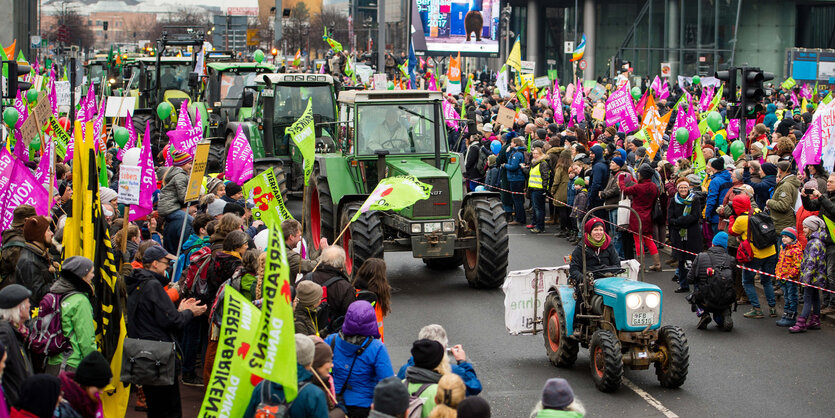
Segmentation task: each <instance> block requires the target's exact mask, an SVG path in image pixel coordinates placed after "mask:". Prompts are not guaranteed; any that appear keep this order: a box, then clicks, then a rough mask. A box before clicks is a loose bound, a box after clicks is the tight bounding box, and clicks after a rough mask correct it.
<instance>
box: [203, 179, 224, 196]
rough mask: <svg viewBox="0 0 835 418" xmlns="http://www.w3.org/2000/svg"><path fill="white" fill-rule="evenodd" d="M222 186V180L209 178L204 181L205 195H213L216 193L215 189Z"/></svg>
mask: <svg viewBox="0 0 835 418" xmlns="http://www.w3.org/2000/svg"><path fill="white" fill-rule="evenodd" d="M221 184H223V180H221V179H219V178H217V177H209V178H208V179H207V180H206V193H214V192H216V191H217V188H218V187H219V186H220V185H221Z"/></svg>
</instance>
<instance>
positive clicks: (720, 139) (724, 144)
mask: <svg viewBox="0 0 835 418" xmlns="http://www.w3.org/2000/svg"><path fill="white" fill-rule="evenodd" d="M713 143H714V144H716V148H718V149H719V150H721V151H722V152H724V153H726V154H727V151H728V141H726V140H725V137H724V136H722V135H721V134H716V135H714V137H713Z"/></svg>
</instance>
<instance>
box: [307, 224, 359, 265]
mask: <svg viewBox="0 0 835 418" xmlns="http://www.w3.org/2000/svg"><path fill="white" fill-rule="evenodd" d="M350 226H351V222H348V223H347V224H346V225H345V228H342V231H341V232H340V233H339V235H337V236H336V238H334V239H333V243H332V244H331V245H336V243H337V242H339V238H342V234H344V233H345V231H347V230H348V228H349V227H350ZM345 256H346V257H347V256H348V254H345ZM319 264H322V257H319V262H317V263H316V266H314V267H313V270H311V273H313V272H315V271H316V269H317V268H319Z"/></svg>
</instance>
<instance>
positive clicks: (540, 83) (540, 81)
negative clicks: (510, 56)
mask: <svg viewBox="0 0 835 418" xmlns="http://www.w3.org/2000/svg"><path fill="white" fill-rule="evenodd" d="M533 85H534V86H536V88H538V89H541V88H543V87H548V86H550V85H551V79H549V78H548V76H542V77H537V78H535V79H533Z"/></svg>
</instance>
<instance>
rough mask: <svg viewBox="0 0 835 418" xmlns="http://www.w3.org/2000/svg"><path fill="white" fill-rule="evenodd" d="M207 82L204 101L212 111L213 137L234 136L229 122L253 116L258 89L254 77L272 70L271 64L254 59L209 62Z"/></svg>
mask: <svg viewBox="0 0 835 418" xmlns="http://www.w3.org/2000/svg"><path fill="white" fill-rule="evenodd" d="M206 69H207V73H208V74H207V76H206V79H207V82H206V89H205V90H204V91H203V102H204V103H205V106H206V111H207V112H208V113H209V119H210V120H209V130H208V132H207V134H208V135H209V136H210V137H223V138H227V140H231V138H230V135H232V136H234V135H235V131H233V130H231V129H229V127H228V124H229V122H235V121H241V120H244V119H248V118H251V117H252V109H253V104H254V101H255V96H256V93H257V88H258V86H257V84H256V81H255V79H256V78H257V77H258V75H260V74H264V73H272V72H273V71H275V67H273V66H272V64H259V63H255V62H213V63H210V64H207V65H206Z"/></svg>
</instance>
